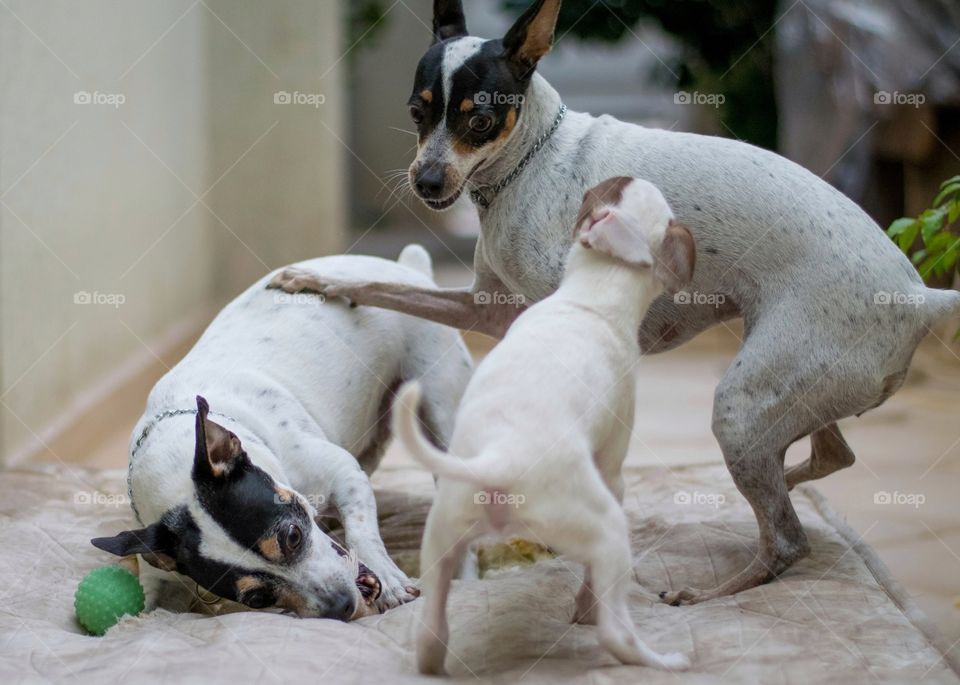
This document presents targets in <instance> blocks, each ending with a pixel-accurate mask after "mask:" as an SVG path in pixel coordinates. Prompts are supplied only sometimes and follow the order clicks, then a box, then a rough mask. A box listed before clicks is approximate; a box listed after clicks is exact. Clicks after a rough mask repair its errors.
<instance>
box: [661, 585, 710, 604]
mask: <svg viewBox="0 0 960 685" xmlns="http://www.w3.org/2000/svg"><path fill="white" fill-rule="evenodd" d="M702 595H703V593H702V592H701V591H700V590H696V589H694V588H692V587H685V588H683V589H682V590H673V591H670V592H661V593H660V601H661V602H663V603H664V604H669V605H670V606H675V607H678V606H682V605H684V604H696V603H697V602H700V601H703V598H702Z"/></svg>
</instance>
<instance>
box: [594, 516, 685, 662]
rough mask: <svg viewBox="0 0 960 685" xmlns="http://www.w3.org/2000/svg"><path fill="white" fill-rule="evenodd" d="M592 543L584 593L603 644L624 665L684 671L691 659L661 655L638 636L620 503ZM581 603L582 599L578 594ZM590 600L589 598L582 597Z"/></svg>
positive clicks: (672, 654) (628, 556)
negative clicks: (630, 601) (629, 597)
mask: <svg viewBox="0 0 960 685" xmlns="http://www.w3.org/2000/svg"><path fill="white" fill-rule="evenodd" d="M599 531H602V532H600V533H599V534H598V535H597V540H596V543H595V544H594V545H593V550H594V552H593V554H592V555H591V556H592V559H591V561H590V562H589V563H588V567H589V568H590V579H589V584H585V585H584V587H583V589H581V594H583V593H587V592H589V593H590V594H591V596H590V597H589V599H590V600H593V601H592V602H590V603H589V604H590V608H589V611H588V612H587V616H589V613H590V612H594V613H595V615H596V623H597V631H598V639H599V641H600V644H601V645H602V646H603V647H604V648H605V649H607V650H608V651H609V652H610V653H611V654H613V655H614V656H615V657H616V658H617V659H619V660H620V661H621V662H622V663H625V664H635V665H638V666H652V667H654V668H662V669H666V670H683V669H686V668H688V667H689V665H690V661H689V660H688V659H687V657H686V656H684V655H683V654H679V653H670V654H660V653H658V652H655V651H654V650H652V649H650V648H649V647H648V646H647V645H646V644H645V643H644V642H643V640H641V639H640V637H639V636H638V635H637V630H636V627H635V626H634V624H633V619H632V618H631V617H630V611H629V609H628V608H627V593H628V589H629V586H630V583H631V582H633V573H632V564H631V559H630V538H629V535H628V532H627V519H626V516H625V515H624V513H623V511H622V510H621V509H620V507H619V506H616V508H614V509H611V510H610V512H609V513H608V515H607V517H606V521H604V523H603V526H602V528H600V529H599ZM577 599H578V604H580V602H581V598H580V596H578V598H577ZM583 602H584V603H585V604H586V603H587V598H586V597H585V598H584V599H583Z"/></svg>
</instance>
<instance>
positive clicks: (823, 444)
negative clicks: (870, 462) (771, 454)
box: [784, 423, 855, 490]
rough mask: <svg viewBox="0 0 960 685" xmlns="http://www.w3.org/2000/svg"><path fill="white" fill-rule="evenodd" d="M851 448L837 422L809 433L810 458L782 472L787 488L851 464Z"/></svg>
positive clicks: (852, 458)
mask: <svg viewBox="0 0 960 685" xmlns="http://www.w3.org/2000/svg"><path fill="white" fill-rule="evenodd" d="M854 459H855V457H854V455H853V450H851V449H850V446H849V445H848V444H847V441H846V440H844V439H843V435H841V434H840V429H839V428H838V427H837V424H835V423H831V424H830V425H829V426H824V427H823V428H820V429H819V430H815V431H814V432H813V433H811V434H810V458H809V459H806V460H804V461H802V462H801V463H799V464H796V465H794V466H791V467H790V468H788V469H787V470H786V473H784V478H785V479H786V481H787V489H789V490H792V489H793V488H794V487H795V486H796V485H798V484H799V483H803V482H804V481H808V480H816V479H817V478H823V477H824V476H829V475H830V474H831V473H833V472H834V471H839V470H840V469H845V468H847V467H848V466H853V462H854Z"/></svg>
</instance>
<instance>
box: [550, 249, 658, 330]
mask: <svg viewBox="0 0 960 685" xmlns="http://www.w3.org/2000/svg"><path fill="white" fill-rule="evenodd" d="M661 292H662V286H661V285H660V284H659V282H658V281H657V279H656V278H655V277H654V275H653V268H636V267H632V266H628V265H627V264H625V263H624V262H621V261H619V260H616V259H614V258H612V257H607V256H606V255H601V254H597V253H595V252H594V251H592V250H587V249H585V248H583V247H581V246H580V245H574V247H573V248H572V249H571V250H570V254H569V256H568V257H567V265H566V270H565V272H564V276H563V279H562V280H561V281H560V287H559V288H557V292H556V293H555V295H554V297H555V298H558V299H563V300H565V301H567V302H571V303H573V304H576V305H579V306H582V307H585V308H587V309H591V310H593V311H595V312H597V313H598V314H599V315H601V316H603V317H604V318H605V319H606V320H607V321H608V322H609V323H610V324H611V325H612V326H614V327H615V328H618V329H622V330H623V331H624V332H625V333H626V334H627V335H628V336H630V337H635V336H636V332H637V331H638V330H639V329H640V323H641V322H642V321H643V317H644V316H645V315H646V313H647V309H649V308H650V305H651V304H653V301H654V300H655V299H656V298H657V296H658V295H660V293H661ZM625 293H635V294H634V295H633V296H630V297H627V296H626V295H625Z"/></svg>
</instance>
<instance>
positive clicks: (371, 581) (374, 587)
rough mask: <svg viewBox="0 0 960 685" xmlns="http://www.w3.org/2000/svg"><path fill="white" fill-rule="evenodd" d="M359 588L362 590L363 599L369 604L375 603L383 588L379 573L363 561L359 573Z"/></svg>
mask: <svg viewBox="0 0 960 685" xmlns="http://www.w3.org/2000/svg"><path fill="white" fill-rule="evenodd" d="M357 589H358V590H359V591H360V596H361V597H363V601H364V602H366V603H367V604H373V602H375V601H376V599H377V597H379V596H380V592H381V591H382V590H383V588H382V587H381V585H380V579H379V578H377V574H376V573H374V572H373V571H371V570H370V569H369V568H367V567H366V566H364V565H363V564H362V563H361V564H360V573H359V574H357Z"/></svg>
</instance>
